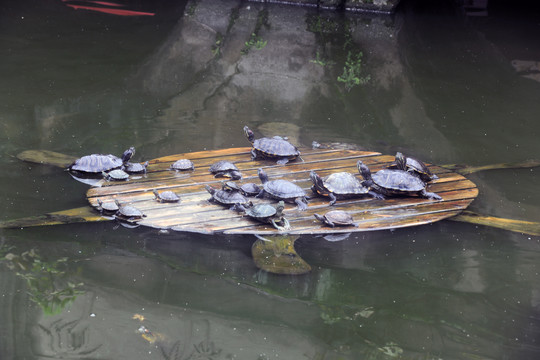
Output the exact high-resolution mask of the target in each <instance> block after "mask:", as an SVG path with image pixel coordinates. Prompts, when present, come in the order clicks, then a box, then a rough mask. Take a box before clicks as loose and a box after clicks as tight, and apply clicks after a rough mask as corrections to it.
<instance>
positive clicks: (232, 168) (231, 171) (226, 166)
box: [209, 160, 242, 180]
mask: <svg viewBox="0 0 540 360" xmlns="http://www.w3.org/2000/svg"><path fill="white" fill-rule="evenodd" d="M209 170H210V172H211V173H212V174H214V177H225V176H226V177H230V178H231V179H233V180H239V179H241V178H242V174H241V173H240V170H238V168H237V167H236V165H234V164H233V163H232V162H230V161H227V160H219V161H217V162H215V163H213V164H212V165H211V166H210V169H209Z"/></svg>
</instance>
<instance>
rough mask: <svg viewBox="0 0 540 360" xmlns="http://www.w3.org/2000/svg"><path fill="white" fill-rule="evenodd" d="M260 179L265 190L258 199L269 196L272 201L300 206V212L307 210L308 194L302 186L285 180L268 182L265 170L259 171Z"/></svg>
mask: <svg viewBox="0 0 540 360" xmlns="http://www.w3.org/2000/svg"><path fill="white" fill-rule="evenodd" d="M259 179H261V182H262V183H263V189H262V190H261V192H260V193H259V195H257V197H260V198H261V197H264V196H265V195H267V196H268V197H270V198H272V199H277V200H284V201H288V202H294V203H296V205H298V210H306V209H307V199H306V193H305V191H304V189H302V188H301V187H300V186H298V185H296V184H293V183H292V182H290V181H287V180H283V179H277V180H268V175H267V174H266V173H265V172H264V170H263V169H259Z"/></svg>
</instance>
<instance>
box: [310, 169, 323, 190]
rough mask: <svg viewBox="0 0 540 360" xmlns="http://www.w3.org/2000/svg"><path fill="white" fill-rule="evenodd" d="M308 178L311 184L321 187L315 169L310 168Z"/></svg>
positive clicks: (321, 183) (321, 182) (320, 180)
mask: <svg viewBox="0 0 540 360" xmlns="http://www.w3.org/2000/svg"><path fill="white" fill-rule="evenodd" d="M309 178H310V179H311V181H312V182H313V185H315V186H317V187H323V181H322V178H321V177H320V176H319V174H317V173H316V172H315V171H313V170H311V172H310V173H309Z"/></svg>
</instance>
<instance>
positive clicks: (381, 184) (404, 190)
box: [357, 157, 441, 200]
mask: <svg viewBox="0 0 540 360" xmlns="http://www.w3.org/2000/svg"><path fill="white" fill-rule="evenodd" d="M404 162H405V159H404V158H403V157H401V158H399V159H398V167H400V166H404V165H403V163H404ZM357 166H358V171H359V172H360V174H362V177H363V178H364V179H365V180H364V186H368V187H370V188H372V189H373V190H374V191H376V192H378V193H380V194H382V195H385V196H399V195H404V196H410V195H414V194H416V195H418V196H421V197H424V198H427V199H434V200H441V197H440V196H439V195H437V194H435V193H432V192H427V191H426V184H425V183H424V182H423V181H422V180H420V178H418V177H416V176H414V175H411V174H410V173H409V172H407V171H404V170H390V169H383V170H379V171H377V172H376V173H375V174H373V175H371V171H370V170H369V168H368V167H367V166H366V165H365V164H364V163H362V161H360V160H359V161H358V163H357Z"/></svg>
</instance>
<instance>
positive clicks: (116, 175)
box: [102, 169, 129, 181]
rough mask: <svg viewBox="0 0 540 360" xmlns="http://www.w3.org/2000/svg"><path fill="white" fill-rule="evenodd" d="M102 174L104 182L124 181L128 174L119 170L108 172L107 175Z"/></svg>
mask: <svg viewBox="0 0 540 360" xmlns="http://www.w3.org/2000/svg"><path fill="white" fill-rule="evenodd" d="M102 174H103V177H104V178H105V179H106V180H113V181H124V180H127V179H128V178H129V174H128V173H127V172H125V171H124V170H120V169H115V170H112V171H109V172H108V173H106V172H105V171H104V172H103V173H102Z"/></svg>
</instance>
